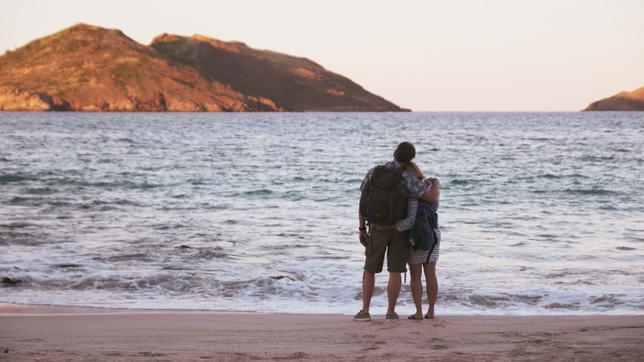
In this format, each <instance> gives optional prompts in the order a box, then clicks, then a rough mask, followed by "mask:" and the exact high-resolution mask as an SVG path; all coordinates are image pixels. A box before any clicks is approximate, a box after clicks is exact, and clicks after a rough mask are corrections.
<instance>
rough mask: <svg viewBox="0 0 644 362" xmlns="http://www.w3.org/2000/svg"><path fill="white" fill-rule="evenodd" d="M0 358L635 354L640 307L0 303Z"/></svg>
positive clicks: (642, 338) (641, 331)
mask: <svg viewBox="0 0 644 362" xmlns="http://www.w3.org/2000/svg"><path fill="white" fill-rule="evenodd" d="M0 341H1V342H0V348H1V350H0V352H2V353H0V360H2V361H33V360H39V361H61V360H66V361H98V360H122V361H189V360H190V361H194V360H234V361H250V360H311V361H344V360H349V361H360V360H363V361H409V360H428V359H430V358H431V359H435V360H448V361H465V360H468V361H473V360H476V361H479V360H482V361H486V360H488V361H499V360H507V361H510V360H512V361H514V360H557V361H571V360H581V361H586V360H588V361H608V360H610V361H635V360H638V359H639V360H641V357H642V356H643V355H644V316H544V317H541V316H534V317H496V316H458V317H457V316H450V317H438V318H437V319H435V320H431V321H429V320H425V321H409V320H406V319H401V320H399V321H394V322H385V321H384V320H383V318H382V316H376V317H375V318H374V320H373V321H372V322H354V321H352V320H351V317H350V316H343V315H291V314H256V313H216V312H176V311H140V310H116V309H93V308H73V307H53V306H25V305H12V304H2V305H0Z"/></svg>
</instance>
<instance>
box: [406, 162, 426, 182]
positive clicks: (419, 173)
mask: <svg viewBox="0 0 644 362" xmlns="http://www.w3.org/2000/svg"><path fill="white" fill-rule="evenodd" d="M405 170H407V171H409V172H411V173H413V174H414V175H415V176H416V177H417V178H418V179H419V180H423V179H424V178H425V174H424V173H423V171H422V170H421V169H420V167H418V165H417V164H416V163H415V162H408V163H407V164H406V165H405Z"/></svg>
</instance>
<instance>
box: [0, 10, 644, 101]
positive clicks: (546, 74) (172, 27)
mask: <svg viewBox="0 0 644 362" xmlns="http://www.w3.org/2000/svg"><path fill="white" fill-rule="evenodd" d="M0 4H1V5H0V6H1V8H0V52H4V51H5V50H7V49H13V48H16V47H20V46H22V45H25V44H26V43H27V42H29V41H30V40H33V39H35V38H38V37H42V36H45V35H48V34H51V33H53V32H56V31H58V30H61V29H63V28H67V27H69V26H71V25H73V24H76V23H79V22H84V23H89V24H92V25H98V26H103V27H107V28H118V29H121V30H122V31H123V32H124V33H125V34H127V35H128V36H130V37H131V38H133V39H134V40H136V41H138V42H140V43H143V44H149V43H150V41H151V40H152V38H153V37H154V36H155V35H158V34H161V33H174V34H181V35H192V34H195V33H199V34H203V35H207V36H211V37H214V38H218V39H221V40H239V41H243V42H245V43H246V44H248V45H249V46H251V47H254V48H259V49H270V50H274V51H278V52H283V53H288V54H291V55H296V56H302V57H307V58H309V59H312V60H314V61H316V62H317V63H319V64H321V65H323V66H324V67H325V68H326V69H328V70H331V71H334V72H337V73H340V74H342V75H344V76H347V77H349V78H351V79H352V80H354V81H355V82H357V83H358V84H360V85H362V86H364V87H365V88H366V89H367V90H369V91H371V92H373V93H376V94H378V95H381V96H383V97H385V98H386V99H388V100H390V101H392V102H394V103H396V104H398V105H400V106H402V107H407V108H411V109H413V110H415V111H576V110H580V109H583V108H584V107H585V106H586V105H587V104H588V103H589V102H591V101H594V100H597V99H600V98H603V97H605V96H609V95H612V94H614V93H617V92H618V91H621V90H633V89H636V88H639V87H642V86H644V40H643V38H644V0H612V1H609V0H539V1H537V0H534V1H527V0H478V1H476V0H441V1H433V0H424V1H423V0H417V1H416V0H408V1H405V0H399V1H393V0H390V1H380V0H368V1H362V0H353V1H352V0H344V1H340V0H324V1H312V0H311V1H307V0H273V1H267V0H252V1H251V0H229V1H214V0H211V1H198V0H181V1H164V0H156V1H148V0H127V1H122V0H110V1H90V0H57V1H46V0H41V1H36V0H3V1H2V2H0Z"/></svg>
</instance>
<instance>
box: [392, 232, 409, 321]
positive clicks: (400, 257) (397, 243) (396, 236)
mask: <svg viewBox="0 0 644 362" xmlns="http://www.w3.org/2000/svg"><path fill="white" fill-rule="evenodd" d="M389 237H390V238H389V240H388V241H389V245H388V248H387V270H389V284H387V297H388V299H389V305H388V308H387V314H394V313H395V311H396V301H397V300H398V295H399V294H400V284H401V278H400V274H401V273H404V272H405V271H406V270H407V256H408V255H409V246H408V244H407V233H401V232H397V231H395V230H392V231H390V232H389Z"/></svg>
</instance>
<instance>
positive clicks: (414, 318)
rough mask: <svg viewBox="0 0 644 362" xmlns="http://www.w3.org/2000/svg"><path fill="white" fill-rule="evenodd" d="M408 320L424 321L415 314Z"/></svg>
mask: <svg viewBox="0 0 644 362" xmlns="http://www.w3.org/2000/svg"><path fill="white" fill-rule="evenodd" d="M407 319H411V320H415V321H422V320H423V318H419V317H416V315H415V314H412V315H410V316H409V317H407Z"/></svg>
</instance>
